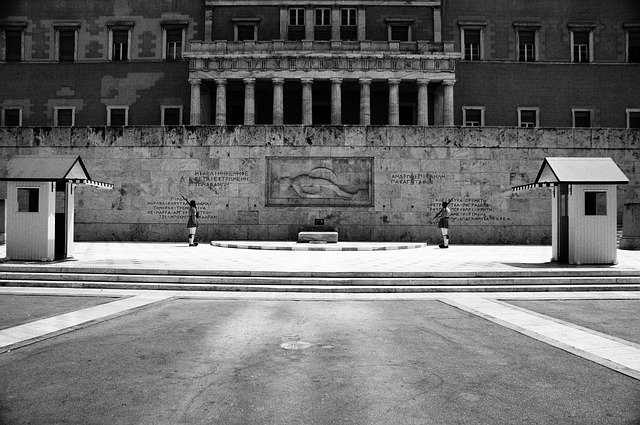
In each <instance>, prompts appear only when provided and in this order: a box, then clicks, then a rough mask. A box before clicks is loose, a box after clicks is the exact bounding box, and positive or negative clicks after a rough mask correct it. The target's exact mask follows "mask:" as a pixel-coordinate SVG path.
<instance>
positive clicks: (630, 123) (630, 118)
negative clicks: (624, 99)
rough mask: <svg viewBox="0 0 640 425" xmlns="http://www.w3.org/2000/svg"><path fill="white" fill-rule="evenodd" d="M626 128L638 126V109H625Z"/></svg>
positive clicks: (639, 123) (639, 118) (639, 114)
mask: <svg viewBox="0 0 640 425" xmlns="http://www.w3.org/2000/svg"><path fill="white" fill-rule="evenodd" d="M627 128H640V109H627Z"/></svg>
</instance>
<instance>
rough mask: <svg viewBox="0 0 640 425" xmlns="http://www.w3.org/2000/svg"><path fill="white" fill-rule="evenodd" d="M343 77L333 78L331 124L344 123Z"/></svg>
mask: <svg viewBox="0 0 640 425" xmlns="http://www.w3.org/2000/svg"><path fill="white" fill-rule="evenodd" d="M341 84H342V78H339V77H334V78H332V79H331V124H333V125H339V124H342V87H341V86H340V85H341Z"/></svg>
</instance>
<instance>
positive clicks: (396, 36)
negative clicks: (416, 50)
mask: <svg viewBox="0 0 640 425" xmlns="http://www.w3.org/2000/svg"><path fill="white" fill-rule="evenodd" d="M385 22H386V23H387V40H388V41H411V40H412V35H411V31H412V26H413V19H385Z"/></svg>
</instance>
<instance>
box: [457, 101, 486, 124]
mask: <svg viewBox="0 0 640 425" xmlns="http://www.w3.org/2000/svg"><path fill="white" fill-rule="evenodd" d="M462 119H463V122H464V125H465V126H466V127H480V126H484V107H483V106H463V107H462Z"/></svg>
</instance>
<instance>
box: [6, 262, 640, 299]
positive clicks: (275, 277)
mask: <svg viewBox="0 0 640 425" xmlns="http://www.w3.org/2000/svg"><path fill="white" fill-rule="evenodd" d="M0 286H6V287H47V288H96V289H98V288H99V289H131V290H133V289H135V290H140V289H142V290H173V291H236V292H311V293H332V292H334V293H394V292H396V293H418V292H512V291H535V292H539V291H638V290H640V272H638V271H629V270H608V269H603V270H588V271H581V270H571V271H569V272H567V271H563V270H539V271H535V272H531V271H523V272H496V271H494V272H490V271H487V272H447V273H442V272H433V273H412V272H393V273H367V272H354V273H332V272H304V273H288V272H273V271H271V272H266V271H263V272H259V271H255V272H254V271H252V272H250V273H248V272H246V271H245V272H234V271H215V272H214V271H206V270H196V271H194V270H159V269H143V268H139V269H117V270H114V269H108V268H104V269H98V268H73V269H71V268H68V267H66V268H65V267H47V268H42V267H38V266H23V265H20V266H15V265H6V264H5V265H3V266H2V267H1V268H0Z"/></svg>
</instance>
